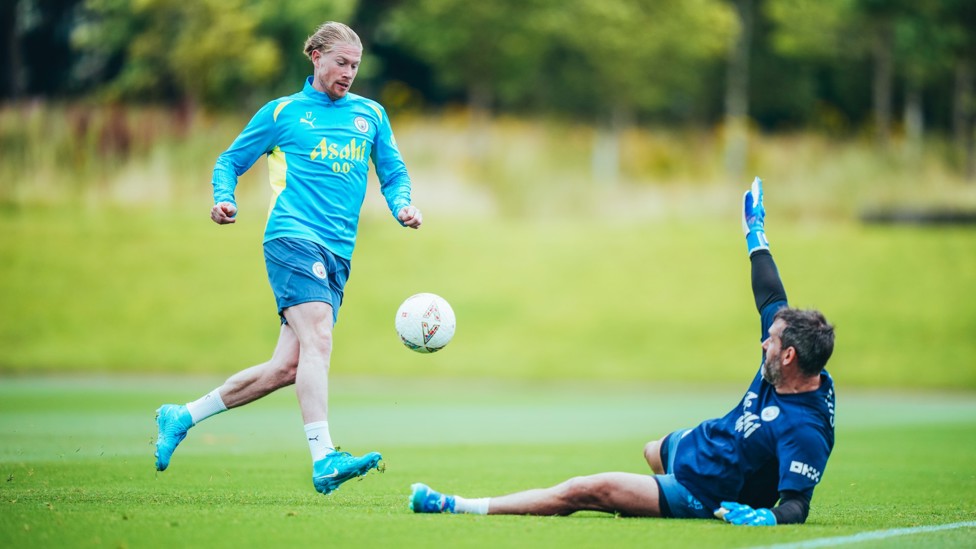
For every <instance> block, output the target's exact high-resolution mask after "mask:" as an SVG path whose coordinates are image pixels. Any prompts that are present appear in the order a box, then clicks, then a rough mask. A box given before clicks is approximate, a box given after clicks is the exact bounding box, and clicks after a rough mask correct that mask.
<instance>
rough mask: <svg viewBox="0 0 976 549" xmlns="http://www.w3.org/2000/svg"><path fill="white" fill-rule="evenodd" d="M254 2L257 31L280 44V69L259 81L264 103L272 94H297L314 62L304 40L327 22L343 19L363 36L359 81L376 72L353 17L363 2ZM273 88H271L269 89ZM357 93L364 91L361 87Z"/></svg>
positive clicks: (327, 0)
mask: <svg viewBox="0 0 976 549" xmlns="http://www.w3.org/2000/svg"><path fill="white" fill-rule="evenodd" d="M250 3H252V4H254V9H255V16H256V18H257V20H258V26H257V28H256V29H255V31H254V32H255V33H256V34H257V35H258V36H261V37H266V38H268V39H270V40H271V41H273V42H274V43H275V44H277V46H278V50H279V52H280V56H279V59H280V61H279V67H278V72H277V74H275V78H274V79H273V80H272V81H270V82H262V83H258V84H260V86H259V87H260V88H262V89H261V91H262V92H263V93H262V95H261V97H260V98H259V99H258V101H259V102H261V103H263V102H264V101H266V100H267V99H268V97H266V95H267V94H268V93H270V94H272V95H279V96H280V95H285V94H291V93H294V92H295V91H296V90H297V89H299V88H300V86H302V85H303V81H304V79H305V77H306V76H308V75H310V74H312V63H311V62H310V61H309V60H308V58H307V57H305V51H304V48H305V40H306V39H307V38H308V37H309V36H310V35H312V34H313V33H314V32H315V30H316V29H317V28H318V27H319V25H321V24H322V23H325V22H326V21H342V22H344V23H347V24H349V25H350V26H351V27H352V28H353V29H354V30H355V31H356V32H357V34H359V35H360V37H361V38H362V39H363V42H364V46H365V50H366V51H365V52H364V56H363V63H362V66H361V67H360V71H359V77H358V78H357V81H362V80H365V79H367V78H369V77H370V76H372V75H373V74H375V72H376V71H377V69H378V67H376V66H375V63H373V59H372V58H371V57H370V48H369V47H368V43H367V39H366V36H365V35H364V33H363V32H362V30H361V29H360V27H359V26H358V25H356V23H355V21H353V20H352V18H353V14H354V13H355V12H356V10H357V8H358V6H359V4H360V2H359V1H358V0H302V1H300V2H295V1H291V2H262V1H257V2H253V1H252V2H250ZM267 88H270V89H267ZM355 91H357V93H358V92H359V91H361V88H359V87H358V85H357V88H356V90H355Z"/></svg>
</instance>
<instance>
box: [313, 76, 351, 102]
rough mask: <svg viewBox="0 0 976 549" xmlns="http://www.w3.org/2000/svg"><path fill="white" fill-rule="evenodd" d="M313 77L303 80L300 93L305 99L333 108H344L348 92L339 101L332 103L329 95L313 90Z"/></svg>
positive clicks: (347, 99)
mask: <svg viewBox="0 0 976 549" xmlns="http://www.w3.org/2000/svg"><path fill="white" fill-rule="evenodd" d="M313 77H314V76H309V77H308V78H306V79H305V88H304V89H303V90H302V93H304V94H305V95H306V96H307V97H310V98H312V99H314V100H316V101H321V102H322V103H327V104H329V105H332V106H334V107H344V106H346V104H347V103H349V92H346V95H343V96H342V97H340V98H339V99H336V100H335V101H333V100H332V98H331V97H329V94H327V93H323V92H320V91H319V90H317V89H315V87H314V86H312V78H313Z"/></svg>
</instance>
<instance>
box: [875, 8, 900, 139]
mask: <svg viewBox="0 0 976 549" xmlns="http://www.w3.org/2000/svg"><path fill="white" fill-rule="evenodd" d="M894 42H895V34H894V29H893V28H892V25H891V22H890V21H888V20H883V21H881V22H879V24H878V27H877V31H876V34H875V37H874V44H873V48H874V79H873V82H872V90H873V93H874V98H873V99H874V123H875V138H876V139H877V143H878V146H880V147H881V148H887V147H888V140H889V138H890V136H891V91H892V87H893V82H894V51H893V50H894Z"/></svg>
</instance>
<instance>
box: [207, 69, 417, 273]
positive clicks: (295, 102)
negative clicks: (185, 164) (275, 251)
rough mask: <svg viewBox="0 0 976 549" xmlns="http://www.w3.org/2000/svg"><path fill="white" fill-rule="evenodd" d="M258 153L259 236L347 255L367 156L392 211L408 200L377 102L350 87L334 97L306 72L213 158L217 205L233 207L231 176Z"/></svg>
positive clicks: (391, 139) (397, 157) (386, 120)
mask: <svg viewBox="0 0 976 549" xmlns="http://www.w3.org/2000/svg"><path fill="white" fill-rule="evenodd" d="M261 155H267V156H268V175H269V179H270V183H271V191H272V197H271V206H270V208H269V210H268V222H267V226H266V228H265V232H264V241H265V242H267V241H269V240H273V239H275V238H281V237H293V238H303V239H306V240H311V241H313V242H317V243H319V244H321V245H322V246H325V247H326V248H327V249H328V250H329V251H331V252H332V253H334V254H336V255H338V256H340V257H344V258H346V259H352V252H353V248H354V247H355V245H356V234H357V231H358V225H359V214H360V210H361V209H362V205H363V200H364V199H365V197H366V176H367V173H368V172H369V162H368V159H372V161H373V166H374V167H375V169H376V174H377V176H378V178H379V181H380V190H381V192H382V193H383V196H384V198H386V203H387V206H389V208H390V211H391V212H392V213H393V215H394V217H396V215H397V213H398V212H399V211H400V210H401V209H402V208H403V207H404V206H409V205H410V177H409V175H407V169H406V166H405V165H404V163H403V158H402V157H401V156H400V151H399V150H398V149H397V145H396V140H395V139H394V137H393V130H392V129H391V127H390V120H389V118H388V117H387V115H386V110H385V109H383V106H382V105H380V104H379V103H377V102H375V101H372V100H370V99H367V98H365V97H361V96H358V95H355V94H352V93H347V94H346V95H345V96H343V97H342V98H340V99H337V100H335V101H333V100H332V99H331V98H330V97H329V96H328V95H327V94H325V93H322V92H320V91H318V90H316V89H315V88H313V87H312V77H311V76H310V77H308V78H307V79H306V81H305V88H304V89H303V90H302V91H301V92H299V93H296V94H294V95H290V96H287V97H281V98H279V99H275V100H273V101H270V102H268V104H266V105H265V106H264V107H262V108H261V109H260V110H259V111H258V112H257V113H256V114H255V115H254V117H253V118H252V119H251V121H250V122H248V124H247V126H246V127H245V128H244V130H243V131H242V132H241V134H240V135H238V136H237V139H235V140H234V142H233V143H232V144H231V146H230V148H228V149H227V150H226V151H224V153H223V154H221V155H220V157H218V158H217V164H216V166H214V173H213V195H214V203H215V204H216V203H218V202H230V203H233V204H235V206H236V202H235V199H234V189H235V188H236V187H237V178H238V177H239V176H240V175H241V174H243V173H244V172H246V171H247V170H248V169H250V167H251V166H252V165H254V163H255V162H256V161H257V159H258V158H259V157H261Z"/></svg>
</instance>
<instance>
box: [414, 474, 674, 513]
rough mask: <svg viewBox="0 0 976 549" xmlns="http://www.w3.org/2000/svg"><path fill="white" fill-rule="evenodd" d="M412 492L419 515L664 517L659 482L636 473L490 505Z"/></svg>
mask: <svg viewBox="0 0 976 549" xmlns="http://www.w3.org/2000/svg"><path fill="white" fill-rule="evenodd" d="M412 489H413V494H412V496H411V502H410V505H411V508H412V509H413V511H414V512H416V513H444V512H453V513H464V512H479V511H472V510H471V509H472V507H475V506H476V507H478V508H480V510H481V512H485V513H487V514H489V515H540V516H554V515H571V514H573V513H575V512H577V511H603V512H606V513H620V514H621V515H624V516H629V517H660V516H661V504H660V501H659V489H658V485H657V480H656V479H655V478H654V477H653V476H650V475H638V474H634V473H600V474H596V475H590V476H586V477H576V478H572V479H569V480H567V481H565V482H562V483H560V484H557V485H556V486H553V487H551V488H541V489H535V490H526V491H524V492H517V493H514V494H509V495H506V496H500V497H493V498H490V499H488V500H487V501H485V500H468V499H465V498H460V497H458V496H445V495H443V494H440V493H438V492H435V491H433V490H431V489H430V488H429V487H428V486H426V485H423V484H414V485H413V486H412ZM472 504H474V505H473V506H472Z"/></svg>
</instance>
